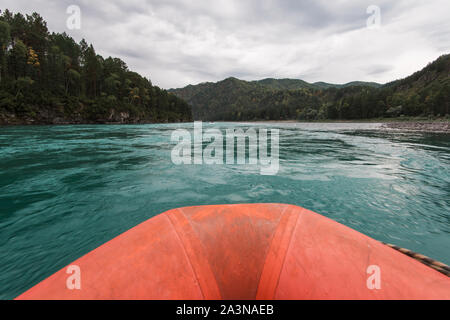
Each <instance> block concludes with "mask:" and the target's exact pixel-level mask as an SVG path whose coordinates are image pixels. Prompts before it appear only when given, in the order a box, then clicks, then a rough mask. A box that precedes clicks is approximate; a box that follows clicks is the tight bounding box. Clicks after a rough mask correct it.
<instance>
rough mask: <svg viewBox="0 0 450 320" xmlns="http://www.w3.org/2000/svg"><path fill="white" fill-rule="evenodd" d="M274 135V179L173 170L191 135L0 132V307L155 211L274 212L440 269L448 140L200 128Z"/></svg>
mask: <svg viewBox="0 0 450 320" xmlns="http://www.w3.org/2000/svg"><path fill="white" fill-rule="evenodd" d="M234 126H238V127H242V128H244V129H245V128H248V127H256V128H278V129H280V170H279V172H278V174H277V175H276V176H262V175H260V174H259V168H254V167H249V166H237V165H229V166H227V165H223V166H216V165H214V166H208V165H201V166H195V165H192V166H174V165H173V164H172V162H171V161H170V152H171V150H172V148H173V144H172V143H171V142H170V136H171V133H172V131H173V130H174V129H178V128H187V129H190V130H191V129H192V128H193V125H192V124H176V125H141V126H42V127H8V128H0V170H1V171H0V248H1V249H0V298H3V299H5V298H13V297H15V296H17V295H18V294H20V293H22V292H23V291H24V290H26V289H28V288H29V287H31V286H32V285H34V284H36V283H37V282H39V281H41V280H43V279H44V278H45V277H47V276H49V275H50V274H52V273H54V272H55V271H57V270H58V269H60V268H62V267H64V266H65V265H67V264H69V263H70V262H72V261H73V260H75V259H77V258H79V257H80V256H82V255H83V254H85V253H87V252H88V251H90V250H92V249H94V248H96V247H98V246H99V245H101V244H102V243H104V242H106V241H108V240H110V239H111V238H113V237H115V236H117V235H118V234H120V233H122V232H124V231H126V230H128V229H129V228H131V227H133V226H135V225H136V224H138V223H140V222H143V221H145V220H147V219H148V218H150V217H152V216H154V215H156V214H158V213H161V212H163V211H165V210H168V209H171V208H174V207H181V206H193V205H207V204H227V203H255V202H280V203H290V204H295V205H300V206H303V207H306V208H308V209H311V210H313V211H316V212H318V213H321V214H323V215H326V216H328V217H330V218H332V219H334V220H337V221H339V222H341V223H343V224H345V225H347V226H349V227H351V228H354V229H356V230H358V231H361V232H363V233H365V234H367V235H369V236H371V237H373V238H376V239H378V240H381V241H386V242H391V243H395V244H397V245H399V246H403V247H407V248H409V249H412V250H414V251H417V252H421V253H423V254H425V255H428V256H430V257H433V258H435V259H438V260H441V261H443V262H445V263H447V264H450V241H449V240H450V210H449V209H450V171H449V168H450V136H449V135H445V134H418V133H399V132H395V133H394V132H386V131H380V130H378V129H379V127H380V125H379V124H372V123H363V124H352V123H344V124H336V123H333V124H315V123H313V124H304V123H257V124H245V123H241V124H230V123H216V124H204V129H207V128H221V129H225V128H230V127H234Z"/></svg>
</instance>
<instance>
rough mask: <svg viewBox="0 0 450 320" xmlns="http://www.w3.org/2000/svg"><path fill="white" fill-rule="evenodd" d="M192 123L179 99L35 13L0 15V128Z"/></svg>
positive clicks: (7, 12) (116, 59)
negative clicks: (51, 27) (55, 28)
mask: <svg viewBox="0 0 450 320" xmlns="http://www.w3.org/2000/svg"><path fill="white" fill-rule="evenodd" d="M190 120H192V113H191V108H190V107H189V105H188V104H187V103H186V102H185V101H183V100H182V99H180V98H177V97H176V96H174V95H173V94H170V93H168V92H167V91H165V90H162V89H160V88H158V87H157V86H153V85H152V83H151V81H150V80H149V79H146V78H144V77H142V76H140V75H139V74H137V73H136V72H132V71H130V70H129V69H128V67H127V65H126V63H125V62H124V61H122V60H120V59H118V58H112V57H108V58H103V57H102V56H100V55H98V54H97V53H96V52H95V49H94V47H93V46H92V45H90V44H88V43H87V42H86V41H85V40H82V41H81V42H80V43H76V42H75V40H74V39H73V38H71V37H70V36H68V35H67V34H66V33H62V34H60V33H50V32H49V31H48V29H47V23H46V22H45V21H44V19H43V18H42V17H41V16H40V15H39V14H37V13H33V14H32V15H26V16H24V15H22V14H20V13H16V14H13V13H11V12H10V11H8V10H5V12H3V13H2V14H1V15H0V124H21V123H28V124H30V123H39V124H41V123H116V122H118V123H141V122H179V121H190Z"/></svg>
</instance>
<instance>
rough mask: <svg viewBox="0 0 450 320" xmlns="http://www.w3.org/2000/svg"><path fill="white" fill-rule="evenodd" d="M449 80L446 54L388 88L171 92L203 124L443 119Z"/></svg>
mask: <svg viewBox="0 0 450 320" xmlns="http://www.w3.org/2000/svg"><path fill="white" fill-rule="evenodd" d="M449 75H450V55H449V54H446V55H443V56H441V57H440V58H438V59H437V60H436V61H434V62H432V63H430V64H429V65H428V66H427V67H425V68H424V69H422V70H421V71H418V72H416V73H414V74H413V75H411V76H409V77H407V78H405V79H401V80H396V81H393V82H390V83H388V84H385V85H381V84H378V83H374V82H362V81H354V82H350V83H347V84H330V83H326V82H316V83H312V84H311V83H308V82H306V81H303V80H297V79H272V78H268V79H263V80H258V81H250V82H249V81H244V80H239V79H236V78H228V79H225V80H223V81H219V82H217V83H212V82H208V83H202V84H199V85H189V86H187V87H185V88H181V89H172V90H169V91H170V92H172V93H174V94H175V95H177V96H178V97H180V98H182V99H184V100H186V101H187V102H188V103H189V104H190V105H191V106H192V109H193V115H194V118H195V119H197V120H205V121H208V120H210V121H211V120H212V121H218V120H227V121H251V120H290V119H298V120H325V119H349V120H350V119H369V118H377V117H397V116H402V115H404V116H441V117H442V116H445V115H448V114H449V113H450V110H449V103H450V97H449V94H450V76H449Z"/></svg>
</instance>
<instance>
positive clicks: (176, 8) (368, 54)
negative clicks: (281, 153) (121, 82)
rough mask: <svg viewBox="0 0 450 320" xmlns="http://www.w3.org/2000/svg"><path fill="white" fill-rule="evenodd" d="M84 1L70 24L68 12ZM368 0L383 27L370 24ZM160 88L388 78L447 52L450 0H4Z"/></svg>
mask: <svg viewBox="0 0 450 320" xmlns="http://www.w3.org/2000/svg"><path fill="white" fill-rule="evenodd" d="M70 5H78V6H79V7H80V8H81V14H82V15H81V29H79V30H69V29H68V28H67V25H66V20H67V18H68V17H69V15H68V14H67V13H66V9H67V7H68V6H70ZM371 5H375V6H378V7H379V8H380V14H381V15H380V18H381V20H380V25H379V27H378V28H368V27H367V19H368V18H369V17H370V16H371V15H372V13H369V14H368V13H367V8H368V7H369V6H371ZM6 8H8V9H10V10H11V11H13V12H22V13H31V12H33V11H36V12H38V13H40V14H41V15H42V16H43V17H44V19H45V20H46V21H47V22H48V25H49V29H50V31H54V32H64V31H65V32H67V33H68V34H69V35H71V36H72V37H74V38H75V39H76V40H77V41H80V40H81V39H82V38H85V39H86V41H87V42H89V43H93V44H94V47H95V48H96V50H97V52H98V53H100V54H101V55H103V56H105V57H108V56H114V57H119V58H121V59H123V60H124V61H125V62H126V63H127V64H128V66H129V67H130V69H132V70H133V71H136V72H139V73H140V74H142V75H143V76H146V77H149V78H150V79H151V80H152V81H153V83H154V84H156V85H159V86H161V87H163V88H176V87H182V86H185V85H187V84H196V83H200V82H205V81H218V80H222V79H224V78H227V77H230V76H234V77H237V78H241V79H245V80H257V79H263V78H268V77H273V78H297V79H303V80H306V81H309V82H316V81H325V82H332V83H347V82H350V81H354V80H361V81H376V82H381V83H385V82H389V81H392V80H395V79H398V78H402V77H405V76H408V75H410V74H411V73H413V72H415V71H417V70H419V69H421V68H423V67H424V66H425V65H426V64H427V63H428V62H431V61H432V60H434V59H436V58H437V57H438V56H440V55H441V54H444V53H449V52H450V19H448V17H449V16H450V2H449V1H448V0H430V1H425V0H396V1H392V0H391V1H385V0H371V1H365V0H361V1H346V0H336V1H327V0H304V1H301V0H195V1H192V0H148V1H145V0H97V1H87V0H79V1H75V0H72V1H67V0H62V1H61V0H31V1H30V0H28V1H26V0H3V1H2V4H1V7H0V9H2V10H4V9H6Z"/></svg>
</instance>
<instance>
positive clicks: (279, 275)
mask: <svg viewBox="0 0 450 320" xmlns="http://www.w3.org/2000/svg"><path fill="white" fill-rule="evenodd" d="M303 210H305V209H304V208H302V211H303ZM298 220H300V213H298V212H297V217H296V219H295V225H294V228H292V232H291V235H290V236H289V244H288V247H287V250H286V253H285V254H284V257H283V263H282V265H281V270H280V273H279V274H278V279H277V285H276V286H275V292H277V290H278V286H279V285H280V278H281V273H282V272H283V268H284V264H285V263H286V257H287V255H288V253H289V251H290V250H291V246H292V238H293V237H294V233H295V230H297V225H298ZM275 292H274V297H275Z"/></svg>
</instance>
